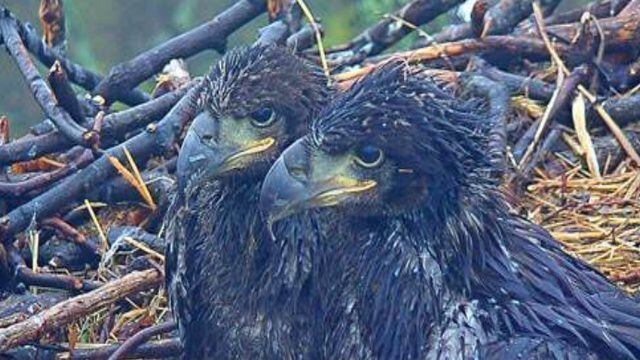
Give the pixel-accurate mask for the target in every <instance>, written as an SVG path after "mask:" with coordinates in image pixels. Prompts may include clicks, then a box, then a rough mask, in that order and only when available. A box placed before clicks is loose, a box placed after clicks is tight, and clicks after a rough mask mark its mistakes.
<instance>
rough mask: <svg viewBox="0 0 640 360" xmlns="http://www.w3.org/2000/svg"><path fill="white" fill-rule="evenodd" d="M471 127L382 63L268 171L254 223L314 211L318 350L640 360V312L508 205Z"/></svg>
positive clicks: (446, 103) (444, 99)
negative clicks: (320, 325)
mask: <svg viewBox="0 0 640 360" xmlns="http://www.w3.org/2000/svg"><path fill="white" fill-rule="evenodd" d="M479 121H481V119H480V117H479V116H478V115H477V114H476V106H475V105H474V104H472V103H469V102H466V101H463V100H461V99H459V98H456V97H455V96H454V95H453V94H451V93H450V92H448V91H446V90H443V89H441V88H440V87H438V86H437V85H436V84H435V83H434V82H433V81H431V80H430V79H428V78H425V77H423V76H420V75H419V72H416V71H414V70H412V69H411V68H407V67H406V66H405V65H404V64H400V63H391V64H389V65H387V66H384V67H383V68H381V69H379V70H377V71H375V72H374V73H372V74H371V75H369V76H367V77H366V78H365V79H364V80H362V81H360V82H359V83H358V84H357V85H355V86H354V88H353V89H352V90H351V91H349V92H348V93H347V94H345V95H343V96H341V97H340V98H339V99H338V100H336V101H335V102H334V103H333V104H332V105H331V106H329V107H328V108H327V109H325V111H323V112H322V114H320V116H319V117H318V118H317V119H316V120H315V121H314V122H313V125H312V130H311V132H310V134H309V135H307V136H306V137H304V138H302V139H301V140H298V141H297V142H295V143H294V144H293V145H292V146H290V147H289V148H288V149H287V150H286V151H285V152H284V153H283V155H282V156H281V157H280V159H278V161H276V163H275V164H274V166H273V167H272V168H271V170H270V172H269V174H268V175H267V177H266V178H265V180H264V185H263V188H262V200H261V206H262V208H263V211H264V213H265V214H266V215H265V216H267V217H269V218H270V219H271V220H272V221H275V220H277V219H281V218H284V217H286V216H288V215H290V214H295V213H298V212H301V211H302V210H305V209H310V208H322V209H323V210H322V212H321V214H320V218H321V219H322V221H321V229H322V230H321V234H322V238H321V239H320V244H322V248H321V251H320V252H321V254H322V255H321V257H322V259H323V264H324V266H323V267H322V270H321V271H320V275H319V276H321V277H322V278H323V279H325V280H324V281H321V284H322V285H321V287H322V288H323V291H322V292H321V293H322V294H326V301H325V303H324V312H325V320H326V324H327V331H326V336H325V341H324V347H323V351H324V356H325V357H326V358H331V359H336V358H345V359H347V358H349V359H353V358H360V359H425V358H426V359H468V358H481V359H487V358H488V359H533V358H535V359H549V358H555V359H585V358H616V359H621V358H629V359H631V358H637V357H640V307H639V306H638V305H637V304H636V302H635V300H632V299H630V298H628V297H627V296H626V295H625V294H623V293H622V292H621V291H620V290H619V289H617V288H616V287H615V286H614V285H613V284H611V283H610V282H609V281H607V280H606V279H605V278H604V276H602V275H601V274H600V273H598V272H597V271H596V270H594V269H592V268H591V267H590V266H588V265H587V264H585V263H583V262H582V261H579V260H577V259H574V258H572V257H571V256H569V255H567V254H566V253H564V252H563V251H562V249H561V248H560V246H559V245H558V243H557V242H556V241H555V240H554V239H553V238H552V237H551V236H550V235H549V233H547V232H546V231H545V230H543V229H542V228H540V227H539V226H537V225H535V224H533V223H531V222H529V221H527V220H525V219H522V218H520V217H518V216H517V215H515V214H512V213H510V212H509V211H508V208H507V205H506V203H505V201H504V200H503V198H502V196H501V194H500V192H499V191H498V189H497V186H496V184H495V183H494V181H493V180H491V178H490V176H489V174H490V173H491V171H492V168H491V165H490V162H489V160H488V158H487V153H486V151H484V149H483V145H482V144H485V143H486V139H485V137H484V135H482V132H477V131H475V129H476V128H477V124H478V122H479Z"/></svg>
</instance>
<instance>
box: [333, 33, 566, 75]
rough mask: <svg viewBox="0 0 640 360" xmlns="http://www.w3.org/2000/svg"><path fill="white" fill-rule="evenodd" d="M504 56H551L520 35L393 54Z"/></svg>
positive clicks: (421, 58)
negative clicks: (490, 54)
mask: <svg viewBox="0 0 640 360" xmlns="http://www.w3.org/2000/svg"><path fill="white" fill-rule="evenodd" d="M558 50H559V51H561V52H562V53H564V54H570V53H572V50H571V49H570V48H569V47H568V46H566V45H562V44H561V45H559V46H558ZM489 53H493V54H494V55H499V56H502V57H505V56H514V57H519V58H528V59H532V60H547V59H549V53H548V52H547V49H546V47H545V45H544V42H542V41H540V40H538V39H533V38H531V37H517V36H507V35H501V36H487V37H486V38H484V39H482V40H478V39H467V40H461V41H456V42H450V43H444V44H438V45H432V46H428V47H425V48H422V49H415V50H410V51H404V52H400V53H396V54H393V57H397V58H403V59H407V60H408V61H410V62H414V63H415V62H430V61H437V60H439V59H440V58H441V57H443V56H447V57H450V58H455V57H461V56H470V55H474V54H489ZM385 60H386V59H384V60H382V61H380V62H378V63H376V64H373V65H369V66H364V67H362V68H360V69H356V70H352V71H347V72H343V73H340V74H336V75H334V76H333V77H334V79H335V80H336V81H349V80H354V79H357V78H359V77H361V76H363V75H365V74H368V73H369V72H371V70H373V69H375V68H376V67H377V66H379V65H380V64H382V63H384V61H385Z"/></svg>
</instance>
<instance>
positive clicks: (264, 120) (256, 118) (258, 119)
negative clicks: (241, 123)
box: [249, 107, 277, 127]
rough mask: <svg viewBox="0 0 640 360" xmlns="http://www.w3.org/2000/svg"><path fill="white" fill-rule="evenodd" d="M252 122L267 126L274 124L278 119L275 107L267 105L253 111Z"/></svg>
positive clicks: (255, 124)
mask: <svg viewBox="0 0 640 360" xmlns="http://www.w3.org/2000/svg"><path fill="white" fill-rule="evenodd" d="M249 116H250V117H251V123H252V124H253V125H254V126H256V127H267V126H270V125H272V124H273V123H274V122H275V121H276V119H277V116H276V113H275V111H273V109H271V108H268V107H265V108H261V109H258V110H256V111H254V112H252V113H251V114H250V115H249Z"/></svg>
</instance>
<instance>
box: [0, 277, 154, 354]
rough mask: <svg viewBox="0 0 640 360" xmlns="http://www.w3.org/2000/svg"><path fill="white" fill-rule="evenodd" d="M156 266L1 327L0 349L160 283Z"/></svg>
mask: <svg viewBox="0 0 640 360" xmlns="http://www.w3.org/2000/svg"><path fill="white" fill-rule="evenodd" d="M162 279H163V276H162V274H161V273H160V272H159V271H158V270H155V269H151V270H145V271H135V272H132V273H130V274H127V275H125V276H123V277H121V278H119V279H117V280H114V281H111V282H109V283H107V284H104V285H103V286H101V287H100V288H98V289H95V290H93V291H91V292H88V293H86V294H82V295H78V296H76V297H73V298H71V299H68V300H65V301H63V302H60V303H58V304H56V305H54V306H52V307H51V308H49V309H47V310H44V311H42V312H40V313H38V314H36V315H34V316H32V317H30V318H28V319H27V320H25V321H22V322H19V323H17V324H14V325H11V326H9V327H7V328H4V329H0V351H6V350H8V349H11V348H13V347H16V346H20V345H24V344H28V343H30V342H32V341H36V340H37V339H38V338H39V337H40V336H41V335H42V334H44V333H47V332H51V331H55V330H58V329H60V328H62V327H64V326H66V325H68V324H70V323H71V322H72V321H74V320H77V319H79V318H81V317H83V316H86V315H89V314H91V313H93V312H95V311H96V310H98V309H101V308H103V307H105V306H107V305H109V304H112V303H114V302H116V301H117V300H119V299H122V298H124V297H125V296H128V295H131V294H135V293H137V292H140V291H143V290H147V289H150V288H153V287H155V286H158V285H160V284H161V283H162Z"/></svg>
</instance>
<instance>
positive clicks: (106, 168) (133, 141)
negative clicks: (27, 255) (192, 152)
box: [0, 85, 200, 244]
mask: <svg viewBox="0 0 640 360" xmlns="http://www.w3.org/2000/svg"><path fill="white" fill-rule="evenodd" d="M199 94H200V86H199V85H196V86H194V87H192V88H191V89H190V90H189V91H188V92H187V94H186V95H185V96H184V97H183V98H182V99H181V100H180V101H179V102H178V103H177V104H176V105H175V106H174V107H173V109H171V111H170V112H169V113H168V114H167V115H166V116H165V117H164V118H163V119H162V120H161V121H160V122H159V123H158V124H157V125H156V126H153V127H147V131H145V132H142V133H140V134H138V135H136V136H134V137H132V138H130V139H129V140H127V141H125V142H124V143H123V144H121V145H118V146H115V147H113V148H111V149H109V150H107V151H105V154H104V155H103V156H101V157H100V158H98V159H97V160H96V161H94V162H93V163H92V164H91V165H89V166H88V167H86V168H85V169H83V170H82V171H79V172H77V173H76V174H74V175H71V176H69V177H67V178H66V179H65V180H64V181H62V182H61V183H59V184H58V185H56V186H55V187H54V188H52V189H51V190H49V191H47V192H45V193H43V194H42V195H40V196H38V197H37V198H35V199H33V200H31V201H29V202H28V203H26V204H23V205H21V206H20V207H18V208H16V209H14V210H12V211H11V212H9V213H8V214H7V215H6V216H4V217H1V218H0V239H2V241H3V242H4V243H5V244H7V243H10V242H11V237H12V236H13V235H15V234H17V233H18V232H20V231H23V230H24V229H26V228H27V226H28V225H29V223H30V221H31V219H32V218H33V217H35V218H36V221H37V220H40V219H44V218H47V217H49V216H51V215H52V214H54V213H55V212H56V211H57V210H58V209H59V208H60V207H62V206H65V205H68V204H69V203H71V202H74V201H79V200H80V199H82V198H83V197H84V196H85V194H86V191H87V189H91V188H97V187H98V185H99V184H101V183H103V182H105V180H106V179H109V178H110V177H111V176H113V175H114V174H115V172H116V171H115V169H114V168H113V166H111V164H110V163H109V160H108V158H107V155H108V156H114V157H117V158H118V159H119V160H120V161H123V160H124V155H123V150H122V149H123V148H124V147H125V146H126V147H127V149H129V151H130V152H131V154H132V155H133V156H134V157H135V158H136V159H139V161H144V160H145V159H146V158H148V157H150V156H151V155H153V154H154V153H162V152H163V151H167V150H169V149H171V147H172V144H173V143H174V142H175V139H176V137H177V136H178V134H179V133H180V132H181V131H182V129H183V128H184V126H185V125H186V124H187V123H188V122H189V121H191V119H193V117H194V116H195V114H196V112H197V111H198V107H197V106H196V100H197V98H198V96H199Z"/></svg>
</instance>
